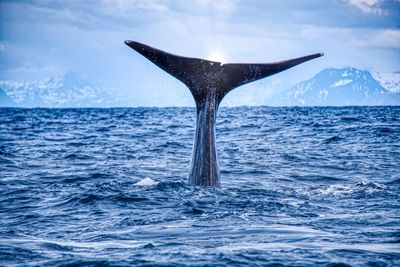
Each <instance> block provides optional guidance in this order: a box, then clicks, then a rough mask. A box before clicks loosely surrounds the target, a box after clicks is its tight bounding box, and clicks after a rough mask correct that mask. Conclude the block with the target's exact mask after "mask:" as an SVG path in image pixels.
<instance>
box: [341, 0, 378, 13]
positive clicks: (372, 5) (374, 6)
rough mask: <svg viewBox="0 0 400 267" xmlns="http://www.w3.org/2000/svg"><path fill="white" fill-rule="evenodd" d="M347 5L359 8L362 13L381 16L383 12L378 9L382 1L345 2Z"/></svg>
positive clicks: (353, 0)
mask: <svg viewBox="0 0 400 267" xmlns="http://www.w3.org/2000/svg"><path fill="white" fill-rule="evenodd" d="M347 3H348V4H350V5H352V6H355V7H357V8H359V9H360V10H362V11H363V12H364V13H370V14H378V15H382V14H385V12H384V11H383V10H382V9H381V8H380V7H379V5H380V3H382V0H347Z"/></svg>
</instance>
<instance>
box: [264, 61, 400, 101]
mask: <svg viewBox="0 0 400 267" xmlns="http://www.w3.org/2000/svg"><path fill="white" fill-rule="evenodd" d="M385 78H386V79H385ZM399 78H400V75H398V73H393V74H392V75H387V74H386V75H384V74H380V73H374V76H373V75H372V74H371V73H370V72H368V71H363V70H359V69H356V68H352V67H346V68H342V69H334V68H328V69H324V70H322V71H321V72H320V73H318V74H317V75H315V76H314V77H312V78H311V79H309V80H306V81H303V82H300V83H298V84H296V85H294V86H293V87H291V88H289V89H287V90H284V91H282V92H281V93H279V94H277V95H274V96H272V97H271V98H270V99H269V100H268V102H269V103H268V105H271V106H350V105H351V106H353V105H355V106H371V105H400V93H399V92H400V88H399V87H400V82H399V81H400V79H399Z"/></svg>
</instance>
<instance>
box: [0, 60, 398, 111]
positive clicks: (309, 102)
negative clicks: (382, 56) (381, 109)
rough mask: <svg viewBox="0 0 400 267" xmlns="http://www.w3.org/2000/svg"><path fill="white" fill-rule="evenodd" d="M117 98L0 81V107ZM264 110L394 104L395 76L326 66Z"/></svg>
mask: <svg viewBox="0 0 400 267" xmlns="http://www.w3.org/2000/svg"><path fill="white" fill-rule="evenodd" d="M129 98H131V96H124V97H120V95H117V94H115V93H111V92H108V91H106V90H104V89H102V88H100V87H98V86H94V85H92V84H90V83H88V82H86V81H84V80H83V79H82V78H81V77H80V76H79V75H78V74H76V73H73V72H67V73H66V74H65V75H64V76H58V77H52V78H49V79H46V80H43V81H36V82H23V81H0V107H8V106H15V107H118V106H129V101H128V100H129ZM264 104H265V105H269V106H346V105H400V72H394V73H378V72H373V73H371V72H368V71H363V70H359V69H356V68H352V67H346V68H342V69H335V68H328V69H324V70H322V71H321V72H319V73H318V74H317V75H315V76H314V77H312V78H311V79H309V80H305V81H302V82H300V83H298V84H296V85H294V86H293V87H291V88H288V89H286V90H283V91H282V90H280V93H278V94H275V95H272V96H270V97H268V98H267V99H265V103H264Z"/></svg>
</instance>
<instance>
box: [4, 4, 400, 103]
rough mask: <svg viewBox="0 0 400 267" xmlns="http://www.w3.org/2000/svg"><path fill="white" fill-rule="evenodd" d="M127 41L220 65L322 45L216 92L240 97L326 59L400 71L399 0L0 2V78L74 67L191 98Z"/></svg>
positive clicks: (144, 99)
mask: <svg viewBox="0 0 400 267" xmlns="http://www.w3.org/2000/svg"><path fill="white" fill-rule="evenodd" d="M127 39H130V40H135V41H139V42H142V43H145V44H148V45H151V46H153V47H156V48H160V49H162V50H165V51H168V52H172V53H174V54H178V55H182V56H189V57H199V58H206V59H211V60H214V61H221V62H223V63H238V62H252V63H268V62H274V61H280V60H284V59H290V58H294V57H299V56H303V55H307V54H312V53H318V52H323V53H325V56H324V57H322V58H319V59H315V60H313V61H310V62H307V63H304V64H302V65H299V66H297V67H295V68H293V69H290V70H288V71H285V72H282V73H280V74H277V75H275V76H273V77H271V78H266V79H263V80H261V81H259V82H256V83H254V84H248V85H245V86H243V87H240V88H238V89H235V90H234V91H233V92H232V93H230V94H229V95H228V96H227V99H226V100H225V99H224V102H226V104H227V105H246V104H251V103H256V102H257V99H262V98H263V97H265V96H266V95H268V94H272V93H274V92H273V91H274V90H275V91H276V90H283V89H285V88H287V87H288V86H290V85H294V84H296V83H298V82H300V81H302V80H305V79H309V78H311V77H312V76H314V75H315V74H317V73H318V72H319V71H321V70H322V69H324V68H328V67H334V68H342V67H346V66H352V67H356V68H360V69H363V70H370V71H380V72H394V71H399V70H400V0H305V1H301V0H268V1H262V0H258V1H257V0H219V1H217V0H171V1H169V0H130V1H128V0H88V1H85V0H71V1H49V0H36V1H35V0H31V1H24V0H20V1H4V0H0V80H24V81H35V80H41V79H45V78H48V77H51V76H59V75H63V74H64V73H66V72H69V71H72V72H75V73H78V74H79V75H81V76H82V78H83V79H84V80H87V81H88V82H90V83H93V84H96V85H99V86H101V87H102V88H105V89H106V90H109V91H111V92H114V93H118V94H120V95H121V96H123V97H127V99H130V101H131V103H132V106H190V105H194V101H193V99H192V97H191V95H190V93H189V91H188V89H186V88H185V86H184V85H183V84H182V83H180V82H179V81H177V80H175V79H174V78H172V77H171V76H169V75H168V74H166V73H164V72H163V71H162V70H160V69H158V68H157V67H156V66H154V65H152V63H150V62H148V61H147V60H146V59H145V58H143V57H142V56H140V55H139V54H137V53H136V52H135V51H133V50H132V49H130V48H129V47H127V46H126V45H125V44H124V40H127ZM224 102H223V103H224Z"/></svg>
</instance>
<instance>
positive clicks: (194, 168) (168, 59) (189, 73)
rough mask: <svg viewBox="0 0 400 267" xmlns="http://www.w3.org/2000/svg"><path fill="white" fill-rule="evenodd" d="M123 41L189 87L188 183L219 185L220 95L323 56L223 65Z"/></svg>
mask: <svg viewBox="0 0 400 267" xmlns="http://www.w3.org/2000/svg"><path fill="white" fill-rule="evenodd" d="M125 44H126V45H128V46H129V47H131V48H132V49H134V50H136V51H137V52H138V53H140V54H141V55H143V56H144V57H146V58H147V59H148V60H150V61H151V62H153V63H154V64H155V65H157V66H158V67H160V68H161V69H163V70H164V71H166V72H167V73H169V74H171V75H172V76H174V77H175V78H177V79H178V80H180V81H181V82H183V83H184V84H185V85H186V86H187V87H188V88H189V90H190V92H191V93H192V95H193V97H194V100H195V102H196V108H197V125H196V134H195V141H194V146H193V157H192V163H191V171H190V174H189V183H191V184H194V185H203V186H217V187H220V186H221V181H220V179H219V170H218V160H217V151H216V148H215V120H216V114H217V111H218V107H219V104H220V102H221V100H222V99H223V97H224V96H225V95H226V94H227V93H228V92H230V91H231V90H232V89H234V88H236V87H238V86H241V85H244V84H246V83H250V82H253V81H256V80H259V79H262V78H265V77H268V76H270V75H273V74H276V73H279V72H281V71H284V70H287V69H289V68H292V67H294V66H296V65H298V64H301V63H303V62H306V61H309V60H311V59H314V58H317V57H321V56H323V54H322V53H317V54H312V55H308V56H304V57H299V58H294V59H289V60H285V61H280V62H276V63H267V64H260V63H255V64H253V63H233V64H222V63H221V62H215V61H209V60H205V59H200V58H190V57H182V56H177V55H174V54H171V53H167V52H164V51H162V50H159V49H156V48H153V47H150V46H148V45H145V44H142V43H139V42H135V41H130V40H127V41H125Z"/></svg>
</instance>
